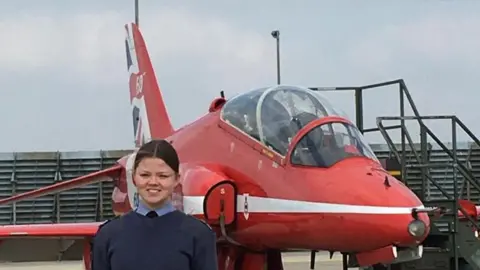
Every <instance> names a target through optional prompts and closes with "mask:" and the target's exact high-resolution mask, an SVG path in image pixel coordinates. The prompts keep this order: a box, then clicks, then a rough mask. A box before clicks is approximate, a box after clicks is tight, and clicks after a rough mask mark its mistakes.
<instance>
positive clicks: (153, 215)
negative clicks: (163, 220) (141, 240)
mask: <svg viewBox="0 0 480 270" xmlns="http://www.w3.org/2000/svg"><path fill="white" fill-rule="evenodd" d="M147 217H149V218H154V217H158V214H157V212H155V211H150V212H148V213H147Z"/></svg>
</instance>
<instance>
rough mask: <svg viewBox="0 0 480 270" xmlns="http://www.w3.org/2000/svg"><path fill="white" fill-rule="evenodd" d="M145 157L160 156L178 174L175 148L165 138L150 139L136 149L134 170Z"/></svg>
mask: <svg viewBox="0 0 480 270" xmlns="http://www.w3.org/2000/svg"><path fill="white" fill-rule="evenodd" d="M145 158H160V159H162V160H163V161H165V163H166V164H167V165H168V166H170V168H172V170H174V171H175V173H177V174H178V171H179V166H180V161H179V159H178V154H177V151H176V150H175V148H173V146H172V145H171V144H170V143H169V142H167V141H166V140H151V141H149V142H148V143H146V144H144V145H142V147H140V149H138V152H137V155H136V156H135V162H134V163H133V170H134V171H135V170H136V169H137V167H138V164H139V163H140V162H141V161H142V160H143V159H145Z"/></svg>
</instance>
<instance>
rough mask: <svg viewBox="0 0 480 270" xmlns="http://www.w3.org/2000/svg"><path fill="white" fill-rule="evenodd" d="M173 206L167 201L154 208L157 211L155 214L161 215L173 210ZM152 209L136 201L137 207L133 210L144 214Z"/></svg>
mask: <svg viewBox="0 0 480 270" xmlns="http://www.w3.org/2000/svg"><path fill="white" fill-rule="evenodd" d="M175 210H176V209H175V207H173V205H172V203H171V202H167V203H166V204H165V205H163V206H162V207H160V208H157V209H154V211H155V212H156V213H157V215H158V216H159V217H160V216H163V215H165V214H168V213H170V212H173V211H175ZM150 211H152V209H150V208H148V207H147V206H146V205H145V204H144V203H143V202H142V201H139V202H138V207H137V209H135V212H137V213H139V214H141V215H144V216H146V215H147V213H148V212H150Z"/></svg>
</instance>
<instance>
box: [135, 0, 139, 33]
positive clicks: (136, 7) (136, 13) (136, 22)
mask: <svg viewBox="0 0 480 270" xmlns="http://www.w3.org/2000/svg"><path fill="white" fill-rule="evenodd" d="M138 21H139V20H138V0H135V24H136V25H137V27H138Z"/></svg>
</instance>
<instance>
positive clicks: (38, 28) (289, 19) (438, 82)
mask: <svg viewBox="0 0 480 270" xmlns="http://www.w3.org/2000/svg"><path fill="white" fill-rule="evenodd" d="M227 2H228V3H227ZM133 8H134V5H133V0H102V1H92V0H83V1H53V0H42V1H34V0H17V1H9V2H8V4H3V5H2V8H1V9H0V36H1V37H2V38H1V39H0V42H1V46H0V63H1V64H2V65H0V88H1V90H0V113H1V115H3V119H2V120H3V125H2V126H3V130H2V131H3V132H2V135H1V138H2V139H1V140H0V152H10V151H57V150H60V151H76V150H80V151H81V150H100V149H103V150H110V149H132V148H133V127H132V120H131V107H130V104H129V92H128V72H127V69H126V60H125V47H124V46H125V45H124V38H125V36H124V35H125V32H124V24H125V23H128V22H130V21H133V20H134V9H133ZM140 28H141V31H142V33H143V35H144V38H145V41H146V43H147V47H148V50H149V52H150V55H151V58H152V62H153V66H154V69H155V71H156V75H157V79H158V81H159V85H160V87H161V89H162V94H163V96H164V99H165V101H166V104H167V108H168V111H169V114H170V116H171V119H172V121H173V124H174V126H175V127H176V128H178V127H181V126H182V125H184V124H187V123H189V122H191V121H194V120H195V119H197V118H199V117H200V116H201V115H203V114H205V113H206V112H207V110H208V106H209V104H210V102H211V100H212V99H213V98H215V97H217V96H218V95H219V92H220V91H221V90H224V91H225V93H226V95H227V97H229V96H233V95H235V94H238V93H243V92H246V91H249V90H252V89H255V88H260V87H264V86H271V85H275V83H276V62H275V61H276V54H275V53H276V52H275V40H274V39H273V38H272V37H271V35H270V33H271V31H272V30H274V29H278V30H279V31H280V33H281V34H280V40H281V46H280V48H281V73H282V83H283V84H288V85H299V86H306V87H314V86H360V85H366V84H371V83H377V82H382V81H388V80H393V79H404V80H405V82H406V85H407V86H408V88H409V90H410V93H411V95H412V96H413V99H414V101H415V103H416V105H417V107H418V109H419V111H420V113H421V114H431V115H434V114H437V115H444V114H448V115H452V114H455V115H457V116H458V117H459V118H460V119H461V120H462V121H463V122H464V123H466V124H467V126H469V127H470V128H471V130H472V131H473V132H474V133H476V134H479V136H480V125H478V120H479V119H480V118H479V117H480V109H479V105H478V104H480V103H479V102H480V88H479V86H478V83H477V82H478V79H477V78H478V77H480V53H479V49H480V1H473V0H471V1H468V0H463V1H446V0H445V1H442V0H411V1H408V0H401V1H400V0H397V1H382V0H378V1H375V0H362V1H356V0H351V1H347V0H337V1H333V0H332V1H326V0H325V1H319V0H302V1H281V2H279V1H274V0H263V1H254V0H242V1H236V2H234V1H221V0H215V1H213V0H202V1H198V0H191V1H187V0H185V1H158V0H143V1H142V0H140ZM325 95H326V97H328V98H329V99H331V101H332V103H334V104H336V106H338V107H340V108H342V109H343V110H344V111H346V112H347V114H348V115H349V116H350V117H351V119H355V118H354V117H355V112H354V103H353V100H354V96H353V93H335V92H333V93H332V92H329V93H325ZM364 98H365V100H364V108H365V109H364V116H365V127H366V128H369V127H374V126H375V119H376V117H378V116H396V115H398V113H399V102H398V92H397V91H395V89H392V88H381V89H378V90H372V91H368V92H366V93H365V95H364ZM407 111H409V110H407ZM428 124H429V127H431V128H432V129H433V130H434V131H435V132H437V133H438V134H439V135H440V138H441V139H442V140H444V141H451V137H450V135H449V134H450V133H449V132H450V126H449V125H450V123H449V122H447V121H436V122H433V123H430V122H428ZM416 132H417V129H415V127H414V126H412V133H413V134H415V133H416ZM392 134H395V133H392ZM459 136H460V138H461V139H466V137H464V136H463V134H460V135H459ZM366 137H367V140H369V141H371V142H382V139H381V136H380V135H378V134H377V135H367V136H366Z"/></svg>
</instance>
